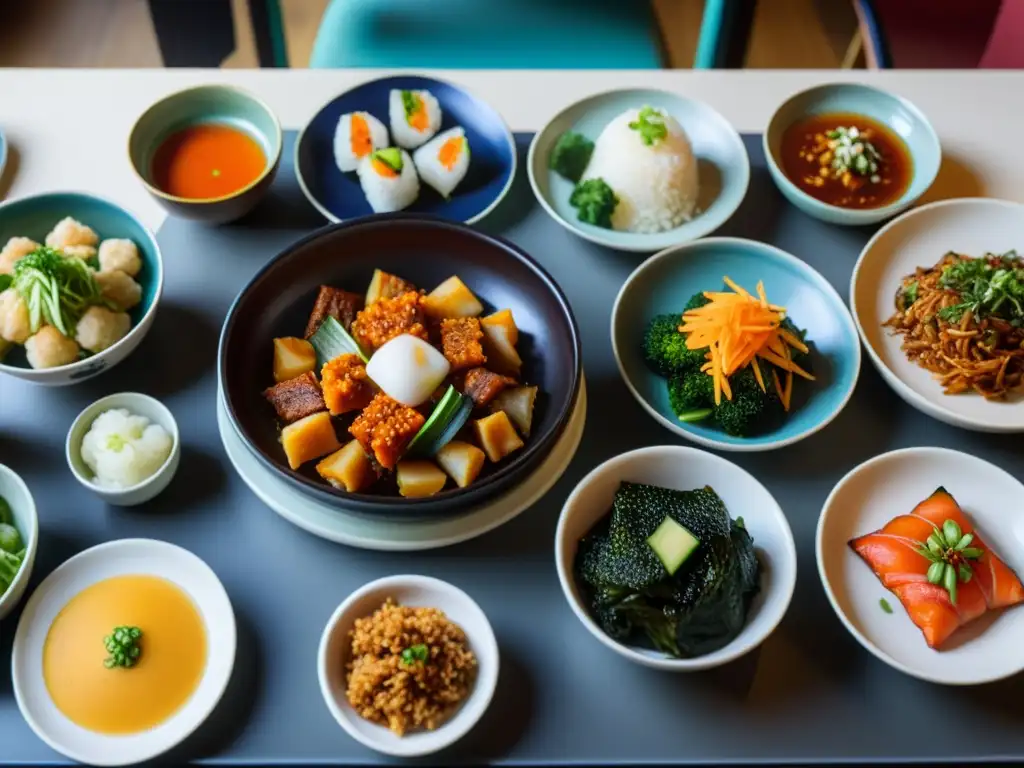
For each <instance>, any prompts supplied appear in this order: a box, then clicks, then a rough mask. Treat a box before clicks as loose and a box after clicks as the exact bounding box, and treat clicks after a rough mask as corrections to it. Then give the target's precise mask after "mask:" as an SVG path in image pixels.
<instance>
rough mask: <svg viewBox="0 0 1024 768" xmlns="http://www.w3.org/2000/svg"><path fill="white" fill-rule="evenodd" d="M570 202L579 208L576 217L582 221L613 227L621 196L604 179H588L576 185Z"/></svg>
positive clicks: (607, 227) (606, 227) (608, 227)
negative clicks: (613, 215) (614, 214)
mask: <svg viewBox="0 0 1024 768" xmlns="http://www.w3.org/2000/svg"><path fill="white" fill-rule="evenodd" d="M569 204H570V205H572V206H573V207H575V208H577V209H578V211H579V213H578V214H577V216H576V218H578V219H579V220H580V221H582V222H585V223H586V224H593V225H594V226H596V227H604V228H605V229H611V228H612V214H613V213H614V212H615V206H617V205H618V204H619V198H618V197H616V195H615V193H614V192H613V191H612V188H611V187H609V186H608V185H607V184H606V183H605V181H604V179H587V180H586V181H581V182H580V183H579V184H577V185H576V189H574V190H573V191H572V197H570V198H569Z"/></svg>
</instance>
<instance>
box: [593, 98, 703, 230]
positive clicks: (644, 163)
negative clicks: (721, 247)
mask: <svg viewBox="0 0 1024 768" xmlns="http://www.w3.org/2000/svg"><path fill="white" fill-rule="evenodd" d="M639 113H640V110H639V109H630V110H628V111H627V112H624V113H623V114H621V115H619V116H618V117H616V118H615V119H614V120H612V121H611V122H610V123H608V125H606V126H605V128H604V130H603V131H602V132H601V135H600V136H598V138H597V141H596V142H595V143H594V154H593V155H592V156H591V158H590V163H589V164H588V165H587V169H586V171H585V172H584V174H583V178H584V179H596V178H600V179H604V182H605V183H606V184H607V185H608V186H609V187H611V188H612V191H613V192H615V194H616V195H617V196H618V198H619V204H618V205H617V206H615V212H614V213H613V214H612V228H613V229H616V230H620V231H624V232H639V233H653V232H664V231H666V230H669V229H674V228H675V227H678V226H679V225H680V224H683V223H684V222H687V221H689V220H690V219H691V218H692V217H693V215H694V213H695V210H696V207H697V160H696V158H694V156H693V149H692V147H691V146H690V140H689V138H688V137H687V136H686V132H685V131H684V130H683V127H682V126H681V125H680V124H679V122H678V121H677V120H676V119H675V118H674V117H672V116H671V115H665V116H664V118H663V119H664V123H665V127H666V128H667V129H668V133H667V135H666V136H665V138H664V139H662V140H661V141H658V142H655V143H654V144H653V145H652V146H647V145H646V144H644V143H643V140H642V139H641V136H640V133H639V132H637V131H634V130H633V129H632V128H630V127H629V124H630V123H632V122H635V121H636V120H637V118H638V116H639Z"/></svg>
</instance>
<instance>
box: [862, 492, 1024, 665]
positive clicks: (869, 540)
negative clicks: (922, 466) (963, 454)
mask: <svg viewBox="0 0 1024 768" xmlns="http://www.w3.org/2000/svg"><path fill="white" fill-rule="evenodd" d="M950 521H951V522H952V523H954V524H955V525H956V530H957V531H958V532H959V533H961V534H962V535H963V537H964V538H965V539H966V540H967V542H968V544H969V548H962V551H963V552H964V553H967V554H968V555H970V556H971V559H969V560H968V559H966V557H963V556H961V555H959V554H958V553H957V551H956V550H955V548H953V547H950V549H949V552H948V553H947V555H948V557H949V559H950V561H952V562H953V563H954V567H956V568H958V569H961V568H962V567H963V566H964V565H966V566H967V572H966V573H965V572H964V571H963V570H960V578H959V579H956V580H955V581H956V583H955V589H954V590H953V591H952V592H951V591H950V589H948V588H947V586H945V585H944V584H942V583H934V582H933V581H932V580H929V573H930V568H931V567H932V566H933V563H934V560H935V558H930V557H928V556H926V555H925V553H924V551H922V548H924V549H925V550H927V545H926V542H927V541H928V539H929V537H931V536H933V534H935V532H936V531H938V532H940V533H941V532H942V531H943V530H944V528H945V527H946V526H947V525H949V523H950ZM850 547H851V548H852V549H853V551H854V552H856V553H857V554H858V555H859V556H860V557H861V558H862V559H863V560H864V562H866V563H867V564H868V565H869V566H870V567H871V569H872V570H873V571H874V572H875V576H877V577H878V579H879V581H881V582H882V585H883V586H885V587H886V588H887V589H889V590H890V591H892V592H893V594H895V595H896V597H898V598H899V600H900V602H901V603H902V604H903V607H904V608H905V609H906V611H907V614H908V616H909V617H910V620H911V621H913V622H914V624H915V625H916V626H917V627H918V629H920V630H921V633H922V634H923V635H924V639H925V642H927V643H928V645H929V647H931V648H935V649H938V648H940V647H941V646H942V644H943V643H945V642H946V641H947V640H948V639H949V638H950V636H951V635H952V634H953V633H954V632H956V630H957V629H959V628H960V627H962V626H963V625H964V624H967V623H969V622H971V621H974V620H975V619H977V618H978V617H980V616H982V615H983V614H984V613H985V612H986V611H989V610H995V609H998V608H1006V607H1008V606H1011V605H1016V604H1017V603H1020V602H1024V584H1021V580H1020V578H1019V577H1018V576H1017V574H1016V573H1014V572H1013V570H1012V569H1011V568H1010V567H1009V566H1007V565H1006V563H1004V562H1003V561H1002V560H1001V559H1000V558H999V556H998V555H996V554H995V553H994V552H993V551H992V550H991V549H990V548H989V547H988V546H987V545H986V544H985V542H984V541H983V540H982V538H981V536H980V535H979V534H978V532H977V531H976V529H975V528H974V526H973V525H972V524H971V521H970V520H969V519H968V518H967V516H966V515H965V514H964V513H963V510H961V509H960V505H959V504H957V502H956V500H955V499H954V498H953V497H952V496H951V495H950V494H949V492H948V491H946V490H945V489H944V488H939V489H937V490H936V491H935V493H933V494H932V495H931V496H929V497H928V498H927V499H925V500H924V501H922V502H921V503H920V504H918V505H917V506H916V507H914V509H913V510H912V511H911V512H910V513H909V514H906V515H899V516H898V517H895V518H893V519H892V520H891V521H889V522H888V523H887V524H886V525H885V526H884V527H883V528H881V529H880V530H878V531H875V532H873V533H869V534H866V535H864V536H860V537H858V538H855V539H853V540H851V541H850ZM947 555H943V556H944V557H945V556H947ZM975 555H976V556H975ZM940 570H941V568H940ZM964 576H967V578H966V579H965V578H964Z"/></svg>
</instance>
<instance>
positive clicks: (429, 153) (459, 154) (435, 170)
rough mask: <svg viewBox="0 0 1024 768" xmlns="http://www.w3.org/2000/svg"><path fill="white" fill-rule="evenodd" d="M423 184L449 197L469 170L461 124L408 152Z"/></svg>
mask: <svg viewBox="0 0 1024 768" xmlns="http://www.w3.org/2000/svg"><path fill="white" fill-rule="evenodd" d="M412 159H413V162H414V163H416V170H417V171H418V172H419V174H420V178H421V179H422V180H423V182H424V183H426V184H429V185H430V186H432V187H433V188H434V189H436V190H437V191H438V193H440V195H441V196H442V197H445V198H447V197H450V196H451V194H452V192H453V191H455V188H456V187H457V186H459V184H461V183H462V180H463V179H464V178H466V173H467V171H469V140H468V139H467V138H466V132H465V130H463V128H462V127H461V126H457V127H455V128H450V129H449V130H447V131H445V132H444V133H439V134H438V135H437V136H435V137H434V138H432V139H431V140H430V141H428V142H427V143H426V144H424V145H423V146H422V147H420V148H419V149H417V150H416V151H415V152H413V154H412Z"/></svg>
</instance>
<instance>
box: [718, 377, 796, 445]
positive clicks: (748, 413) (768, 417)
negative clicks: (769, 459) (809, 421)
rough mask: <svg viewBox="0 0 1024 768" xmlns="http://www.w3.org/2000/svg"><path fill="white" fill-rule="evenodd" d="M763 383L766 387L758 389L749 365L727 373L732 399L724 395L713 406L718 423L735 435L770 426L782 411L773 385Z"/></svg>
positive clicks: (755, 431)
mask: <svg viewBox="0 0 1024 768" xmlns="http://www.w3.org/2000/svg"><path fill="white" fill-rule="evenodd" d="M762 373H763V372H762ZM765 384H766V386H765V390H766V391H761V387H760V385H759V384H758V383H757V379H756V378H755V377H754V371H753V369H751V368H750V367H747V368H744V369H742V370H740V371H737V372H736V373H735V374H733V375H732V376H730V377H729V387H730V388H731V389H732V400H728V399H726V398H724V397H723V398H722V402H721V403H719V404H718V405H717V406H715V421H717V422H718V425H719V426H720V427H721V428H722V429H724V430H725V431H726V432H728V433H729V434H730V435H733V436H734V437H749V436H750V435H753V434H756V433H758V432H761V431H764V430H765V429H767V428H769V427H770V426H771V423H772V421H773V420H775V419H777V418H778V417H779V415H780V414H781V413H782V403H780V402H779V398H778V395H777V394H776V392H775V388H774V387H772V386H769V385H768V383H767V382H766V383H765Z"/></svg>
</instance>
